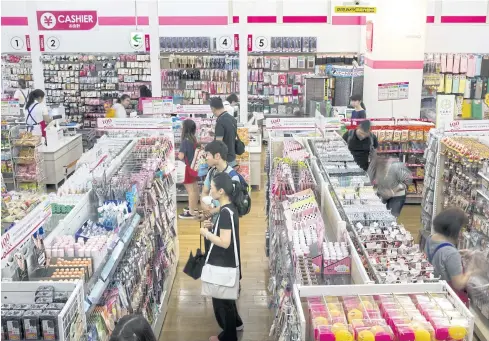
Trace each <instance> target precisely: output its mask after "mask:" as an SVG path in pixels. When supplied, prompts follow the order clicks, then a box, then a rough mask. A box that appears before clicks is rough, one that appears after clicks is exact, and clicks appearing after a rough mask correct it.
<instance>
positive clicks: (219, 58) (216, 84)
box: [161, 54, 239, 104]
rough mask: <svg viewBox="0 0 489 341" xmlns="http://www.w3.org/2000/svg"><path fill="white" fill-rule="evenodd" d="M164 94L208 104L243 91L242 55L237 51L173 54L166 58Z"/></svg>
mask: <svg viewBox="0 0 489 341" xmlns="http://www.w3.org/2000/svg"><path fill="white" fill-rule="evenodd" d="M161 86H162V95H163V96H172V97H173V98H174V100H176V101H178V102H180V104H208V102H209V100H210V98H211V97H221V98H222V99H223V100H225V99H226V97H227V96H229V95H230V94H232V93H239V58H238V56H233V55H187V54H185V55H173V54H172V55H170V56H168V57H165V58H164V59H162V70H161Z"/></svg>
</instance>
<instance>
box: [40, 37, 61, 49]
mask: <svg viewBox="0 0 489 341" xmlns="http://www.w3.org/2000/svg"><path fill="white" fill-rule="evenodd" d="M59 45H60V44H59V39H58V38H57V37H54V36H51V37H49V38H47V39H46V40H45V39H44V35H42V34H41V35H39V48H40V50H41V52H44V51H46V49H48V50H51V51H55V50H57V49H58V48H59Z"/></svg>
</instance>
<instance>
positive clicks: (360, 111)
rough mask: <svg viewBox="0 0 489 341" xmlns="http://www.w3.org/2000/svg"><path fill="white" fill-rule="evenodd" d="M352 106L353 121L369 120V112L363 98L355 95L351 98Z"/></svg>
mask: <svg viewBox="0 0 489 341" xmlns="http://www.w3.org/2000/svg"><path fill="white" fill-rule="evenodd" d="M350 105H351V106H352V107H353V112H352V113H351V118H352V119H362V118H367V110H366V108H365V104H363V102H362V96H360V95H353V96H351V97H350Z"/></svg>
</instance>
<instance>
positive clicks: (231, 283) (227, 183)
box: [200, 173, 243, 341]
mask: <svg viewBox="0 0 489 341" xmlns="http://www.w3.org/2000/svg"><path fill="white" fill-rule="evenodd" d="M210 195H211V196H212V198H213V199H215V200H218V201H219V204H220V208H221V210H220V212H219V217H218V219H217V221H216V223H215V224H214V225H212V223H211V222H208V223H206V224H205V225H204V226H205V227H204V228H201V229H200V234H201V235H202V236H204V237H205V238H206V239H208V240H209V241H210V242H211V243H212V245H211V247H210V249H209V252H208V253H207V259H206V263H205V265H204V268H203V269H202V276H201V280H202V294H203V295H205V296H211V297H212V305H213V306H214V314H215V316H216V320H217V323H218V324H219V327H221V329H222V332H221V333H220V334H219V335H218V336H212V337H211V338H210V339H209V341H236V340H237V339H238V334H237V332H238V331H240V330H243V321H242V320H241V317H240V316H239V314H238V308H237V307H236V300H237V299H238V292H239V278H240V271H239V265H240V256H239V253H240V252H239V249H240V248H239V215H238V211H237V210H236V206H235V203H237V202H239V200H241V199H242V198H241V196H242V194H241V191H239V190H235V186H234V184H233V181H232V180H231V178H230V177H229V175H228V174H227V173H218V174H216V175H215V176H214V178H213V180H212V182H211V188H210ZM209 229H212V232H211V231H209Z"/></svg>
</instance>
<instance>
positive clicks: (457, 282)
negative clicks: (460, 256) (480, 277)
mask: <svg viewBox="0 0 489 341" xmlns="http://www.w3.org/2000/svg"><path fill="white" fill-rule="evenodd" d="M471 276H472V271H467V272H466V273H463V274H460V275H457V276H453V277H452V278H451V279H452V280H451V285H452V287H453V288H454V289H455V290H462V289H464V288H465V287H466V286H467V282H468V281H469V279H470V277H471Z"/></svg>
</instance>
